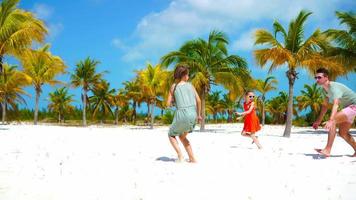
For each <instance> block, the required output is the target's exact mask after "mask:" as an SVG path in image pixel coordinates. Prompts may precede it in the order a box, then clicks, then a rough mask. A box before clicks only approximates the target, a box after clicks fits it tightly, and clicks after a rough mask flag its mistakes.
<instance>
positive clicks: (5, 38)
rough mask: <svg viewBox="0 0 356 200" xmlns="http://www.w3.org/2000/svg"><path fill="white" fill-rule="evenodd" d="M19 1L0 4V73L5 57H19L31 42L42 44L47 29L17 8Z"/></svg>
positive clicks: (9, 0)
mask: <svg viewBox="0 0 356 200" xmlns="http://www.w3.org/2000/svg"><path fill="white" fill-rule="evenodd" d="M18 3H19V0H3V1H2V2H1V4H0V73H2V71H3V67H2V64H3V58H4V56H5V55H15V56H18V55H21V54H22V52H23V50H24V49H26V48H28V47H30V46H31V44H32V42H33V41H36V42H43V41H44V38H45V35H46V34H47V29H46V27H45V25H44V23H43V22H42V21H41V20H39V19H37V18H35V17H34V16H33V14H32V13H30V12H26V11H24V10H22V9H19V8H17V5H18Z"/></svg>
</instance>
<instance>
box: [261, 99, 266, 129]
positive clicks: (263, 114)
mask: <svg viewBox="0 0 356 200" xmlns="http://www.w3.org/2000/svg"><path fill="white" fill-rule="evenodd" d="M265 119H266V112H265V102H264V101H262V125H263V126H264V125H265Z"/></svg>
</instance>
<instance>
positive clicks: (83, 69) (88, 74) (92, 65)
mask: <svg viewBox="0 0 356 200" xmlns="http://www.w3.org/2000/svg"><path fill="white" fill-rule="evenodd" d="M99 63H100V62H99V61H97V60H94V59H91V58H90V57H87V58H86V59H85V60H81V61H79V62H78V63H77V64H76V68H75V72H74V73H73V74H72V75H71V84H72V85H73V86H74V87H79V86H81V87H82V91H83V93H82V95H81V99H82V102H83V126H86V125H87V118H86V109H87V102H88V94H87V93H88V91H89V90H92V89H93V88H94V86H95V85H96V84H98V83H99V82H100V80H101V78H102V76H103V73H104V72H103V73H97V72H96V67H97V65H98V64H99Z"/></svg>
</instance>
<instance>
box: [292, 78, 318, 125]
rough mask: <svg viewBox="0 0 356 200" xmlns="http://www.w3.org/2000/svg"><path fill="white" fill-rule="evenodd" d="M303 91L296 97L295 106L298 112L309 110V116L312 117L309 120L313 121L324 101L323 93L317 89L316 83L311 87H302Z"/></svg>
mask: <svg viewBox="0 0 356 200" xmlns="http://www.w3.org/2000/svg"><path fill="white" fill-rule="evenodd" d="M304 88H305V90H302V91H301V93H302V94H301V95H300V96H297V97H296V100H297V105H298V109H299V110H304V109H307V108H308V107H309V108H310V114H311V116H312V119H311V120H315V119H316V117H317V115H318V113H319V110H320V105H321V104H322V103H323V100H324V93H323V90H322V88H321V87H318V86H317V84H316V83H314V84H313V85H311V86H310V85H307V84H305V85H304Z"/></svg>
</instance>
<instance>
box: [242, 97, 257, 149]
mask: <svg viewBox="0 0 356 200" xmlns="http://www.w3.org/2000/svg"><path fill="white" fill-rule="evenodd" d="M254 98H255V94H254V93H253V92H251V91H248V92H246V93H245V102H244V112H242V113H239V112H236V114H237V115H241V116H245V120H244V127H243V129H242V132H241V135H243V136H247V137H250V138H252V140H253V141H252V143H255V144H256V145H257V147H258V148H259V149H262V146H261V144H260V142H259V141H258V138H257V136H256V135H255V133H256V132H257V131H259V130H260V129H261V126H260V121H259V120H258V117H257V115H256V112H255V103H254Z"/></svg>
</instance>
